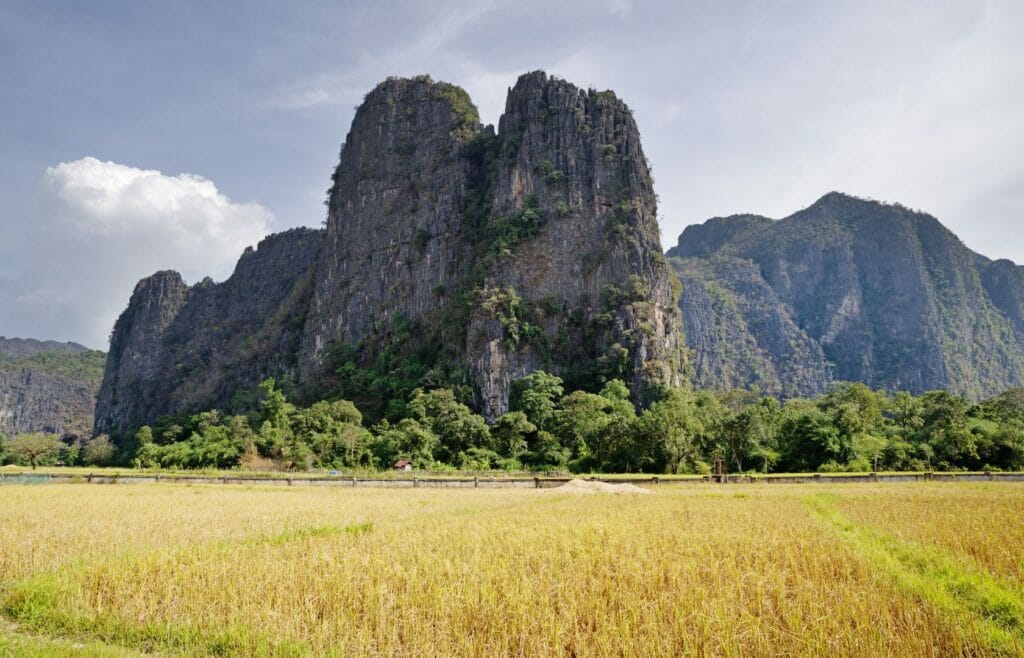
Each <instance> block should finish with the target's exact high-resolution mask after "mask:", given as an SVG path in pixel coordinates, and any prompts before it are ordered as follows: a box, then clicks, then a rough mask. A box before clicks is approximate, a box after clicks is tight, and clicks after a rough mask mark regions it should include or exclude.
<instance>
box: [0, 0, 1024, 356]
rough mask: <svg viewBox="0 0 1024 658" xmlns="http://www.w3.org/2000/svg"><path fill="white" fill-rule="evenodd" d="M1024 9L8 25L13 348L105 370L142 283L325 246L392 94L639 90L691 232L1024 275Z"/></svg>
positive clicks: (81, 16)
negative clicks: (739, 217)
mask: <svg viewBox="0 0 1024 658" xmlns="http://www.w3.org/2000/svg"><path fill="white" fill-rule="evenodd" d="M1021 34H1024V3H1020V2H1017V1H1011V0H993V1H991V2H985V1H981V0H969V1H968V0H964V1H956V2H946V1H943V0H933V1H928V2H872V1H859V2H843V1H834V2H820V1H817V2H815V1H806V2H804V1H797V0H786V1H775V2H773V1H764V2H724V1H723V2H710V1H708V2H683V1H678V2H640V1H635V2H630V1H628V0H609V1H605V2H588V3H582V2H562V3H550V2H533V1H522V2H449V3H443V4H442V3H423V2H374V3H365V4H360V3H346V2H324V3H316V2H302V3H298V2H297V3H270V2H261V1H259V0H255V1H253V2H249V3H245V4H239V3H222V2H221V3H214V2H190V1H186V0H181V1H179V2H165V3H150V2H104V1H95V2H88V3H79V2H44V1H40V0H37V1H35V2H21V1H19V0H6V1H5V2H4V3H2V4H0V73H2V78H0V79H2V80H3V84H2V85H0V125H3V126H4V129H3V131H2V133H0V146H2V148H0V204H2V205H0V221H2V228H3V238H4V239H3V240H2V241H0V334H3V335H8V336H11V335H19V336H33V337H38V338H56V339H63V340H77V341H80V342H83V343H85V344H87V345H90V346H93V347H99V348H105V346H106V339H107V334H108V333H109V331H110V328H111V326H112V324H113V320H114V318H115V317H116V315H117V314H118V313H119V312H120V311H121V310H122V309H123V308H124V306H125V304H126V303H127V299H128V296H129V295H130V293H131V290H132V288H133V287H134V284H135V282H136V281H137V280H138V279H139V278H140V277H142V276H145V275H147V274H149V273H151V272H153V271H156V270H158V269H166V268H173V269H178V270H179V271H181V272H182V273H183V274H184V275H185V276H186V279H187V280H189V281H190V282H194V281H196V280H198V279H199V278H201V277H202V276H204V275H207V274H209V275H211V276H213V277H214V278H215V279H223V278H225V277H226V276H227V275H228V274H230V271H231V268H232V266H233V264H234V262H235V260H236V259H237V256H238V254H239V253H240V252H241V249H242V248H244V246H245V245H247V244H250V243H252V242H255V241H256V240H258V239H259V237H260V236H261V235H263V234H265V233H266V232H268V231H277V230H281V229H284V228H288V227H291V226H299V225H307V226H316V225H319V224H320V222H321V221H322V220H323V215H324V208H323V205H322V201H323V198H324V191H325V190H326V189H327V187H328V185H329V183H330V181H329V176H330V172H331V169H332V167H333V166H334V164H335V160H336V158H337V153H338V146H339V145H340V143H341V141H342V140H343V138H344V135H345V133H346V132H347V129H348V125H349V123H350V121H351V119H352V115H353V112H354V108H355V106H356V105H357V104H358V103H359V101H360V100H361V99H362V97H363V95H364V94H365V93H366V92H367V91H369V90H370V89H371V88H372V87H373V86H374V85H375V84H376V83H377V82H378V81H380V80H382V79H383V78H385V77H387V76H389V75H415V74H419V73H429V74H431V75H432V76H433V77H434V78H435V79H442V80H448V81H450V82H453V83H456V84H459V85H462V86H463V87H465V88H466V89H467V90H468V91H469V93H470V95H471V96H472V97H473V99H474V101H475V102H476V103H477V105H478V106H479V107H480V110H481V115H482V117H483V119H484V121H485V122H487V123H492V122H496V121H497V119H498V115H499V113H500V111H501V108H502V106H503V103H504V97H505V93H506V90H507V88H508V87H509V86H510V85H512V84H513V83H514V81H515V78H516V76H517V75H519V74H520V73H523V72H525V71H529V70H534V69H544V70H547V71H548V72H549V73H553V74H557V75H559V76H561V77H564V78H566V79H568V80H570V81H572V82H575V83H576V84H579V85H581V86H594V87H597V88H600V89H605V88H610V89H614V90H615V91H616V92H617V93H618V94H619V96H620V97H622V98H623V99H625V100H626V102H627V103H628V104H629V105H630V106H631V107H632V108H633V110H634V113H635V116H636V119H637V122H638V123H639V125H640V129H641V132H642V137H643V144H644V148H645V151H646V153H647V155H648V157H649V159H650V160H651V162H652V163H653V165H654V174H655V184H656V190H657V192H658V193H659V196H660V199H661V204H660V209H659V214H660V215H661V224H662V232H663V241H664V245H665V246H666V247H669V246H671V245H673V244H674V243H675V240H676V237H677V236H678V235H679V233H680V232H681V231H682V229H683V227H685V226H686V225H687V224H690V223H695V222H700V221H703V220H705V219H707V218H708V217H711V216H715V215H723V214H732V213H736V212H757V213H760V214H766V215H769V216H774V217H781V216H785V215H788V214H790V213H791V212H793V211H795V210H798V209H799V208H802V207H805V206H807V205H809V204H810V203H812V202H813V201H814V200H815V199H816V198H818V197H819V196H821V195H822V194H824V193H825V192H827V191H830V190H841V191H844V192H848V193H851V194H857V195H860V196H867V197H872V198H878V199H884V200H889V201H899V202H901V203H904V204H905V205H909V206H911V207H914V208H919V209H923V210H926V211H928V212H930V213H932V214H934V215H936V216H937V217H939V219H941V220H942V221H943V222H944V223H946V224H947V225H948V226H950V227H951V228H952V229H953V230H955V231H956V232H957V233H958V234H959V235H960V236H961V237H962V238H963V239H964V241H965V242H966V243H967V244H968V246H970V247H972V248H974V249H976V250H978V251H980V252H982V253H984V254H986V255H989V256H992V257H1005V258H1011V259H1014V260H1016V261H1018V262H1024V231H1022V230H1021V221H1022V219H1024V156H1021V155H1020V154H1021V153H1024V122H1022V121H1021V117H1024V39H1021V38H1020V35H1021Z"/></svg>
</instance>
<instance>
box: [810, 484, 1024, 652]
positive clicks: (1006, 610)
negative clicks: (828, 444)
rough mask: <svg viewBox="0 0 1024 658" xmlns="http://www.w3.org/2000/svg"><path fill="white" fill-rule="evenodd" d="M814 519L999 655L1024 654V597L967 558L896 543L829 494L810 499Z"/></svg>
mask: <svg viewBox="0 0 1024 658" xmlns="http://www.w3.org/2000/svg"><path fill="white" fill-rule="evenodd" d="M803 500H804V503H805V504H806V505H807V506H808V508H809V509H810V511H811V514H812V516H814V518H816V519H817V520H818V521H819V522H821V523H822V524H823V525H825V526H827V527H828V528H830V529H831V530H832V531H834V532H835V533H836V534H838V535H839V536H840V537H842V538H843V539H844V540H845V541H846V542H847V543H848V544H849V545H850V546H851V547H852V548H853V549H854V551H855V553H856V554H858V555H860V556H861V557H862V558H864V559H865V560H867V561H868V562H869V563H871V565H872V566H873V567H874V568H875V569H876V570H877V572H878V574H879V576H880V577H881V578H883V579H884V580H886V581H887V582H890V583H892V584H894V585H895V586H896V587H897V588H899V589H900V590H902V591H904V592H906V593H908V594H910V595H912V596H915V597H917V598H919V599H921V600H923V601H924V602H926V603H927V604H929V605H932V606H934V607H935V608H936V609H938V610H940V611H942V613H943V614H945V615H946V616H947V617H948V618H949V619H950V620H951V621H952V622H953V623H957V624H966V625H969V626H972V627H973V628H974V629H975V630H976V632H977V635H978V639H979V640H981V641H982V642H983V643H984V645H985V646H987V647H988V648H989V649H991V650H992V651H993V653H994V654H996V655H1014V656H1016V655H1024V595H1022V593H1021V592H1020V591H1019V590H1018V589H1017V588H1016V587H1014V586H1013V585H1012V584H1009V583H1007V582H1004V581H1003V580H1002V579H1000V578H998V577H996V576H993V575H992V574H989V573H987V572H985V571H983V570H982V569H980V568H978V567H977V565H975V564H973V563H972V562H970V561H969V560H967V559H962V558H959V557H957V556H954V555H952V554H949V553H947V552H945V551H942V550H939V549H937V548H935V547H933V546H924V545H920V544H917V543H913V542H908V541H903V540H900V539H896V538H894V537H892V536H890V535H887V534H885V533H883V532H880V531H878V530H875V529H872V528H869V527H866V526H862V525H858V524H856V523H854V522H852V521H850V520H849V519H848V518H846V517H845V516H843V514H841V513H840V512H839V511H838V510H837V509H836V506H835V500H834V497H832V496H830V495H828V494H813V495H810V496H806V497H805V498H804V499H803Z"/></svg>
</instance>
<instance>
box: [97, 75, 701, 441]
mask: <svg viewBox="0 0 1024 658" xmlns="http://www.w3.org/2000/svg"><path fill="white" fill-rule="evenodd" d="M499 128H500V129H499V130H498V131H497V132H496V131H495V130H494V128H493V127H490V126H487V127H485V126H482V125H480V121H479V117H478V114H477V110H476V108H475V107H474V105H473V104H472V102H471V100H470V99H469V97H468V95H467V94H466V92H465V91H463V90H462V89H460V88H458V87H455V86H453V85H450V84H447V83H443V82H434V81H433V80H431V79H430V78H429V77H427V76H421V77H417V78H412V79H389V80H387V81H385V82H383V83H381V84H380V85H378V86H377V87H376V88H375V89H374V90H373V91H371V92H370V93H369V94H367V96H366V98H365V100H364V102H363V104H362V105H361V106H360V108H359V109H358V110H357V112H356V115H355V118H354V120H353V122H352V127H351V129H350V131H349V133H348V135H347V137H346V140H345V143H344V145H343V146H342V149H341V155H340V161H339V164H338V166H337V168H336V170H335V172H334V175H333V176H332V179H333V181H334V184H333V186H332V188H331V190H330V196H329V200H328V215H327V227H326V231H325V233H324V235H323V239H322V243H323V244H322V249H318V250H314V249H312V247H310V248H308V249H307V247H306V246H303V247H301V248H300V251H302V252H303V253H304V254H306V253H307V252H308V254H309V257H302V258H298V257H296V258H291V259H286V260H287V262H282V263H278V261H277V259H272V258H268V259H266V263H267V264H266V267H265V268H264V269H265V271H263V270H262V269H261V270H260V271H254V272H248V271H247V270H245V268H243V264H244V263H245V262H246V257H243V260H242V262H240V264H239V268H238V270H236V272H235V274H234V275H233V276H232V278H231V279H230V280H228V281H227V282H225V283H224V284H220V285H215V284H212V283H208V282H207V283H201V284H198V285H197V286H194V287H193V288H187V287H186V286H185V285H184V283H183V282H181V280H180V277H177V276H176V275H173V274H169V273H161V274H158V275H155V276H154V277H153V278H151V279H147V280H145V281H143V282H142V283H140V284H139V287H138V288H137V289H136V291H135V294H134V295H133V297H132V300H131V302H130V304H129V308H128V310H127V311H125V313H124V314H123V315H122V317H121V318H120V319H119V320H118V323H117V326H116V327H115V331H114V340H113V342H112V344H111V354H110V359H109V361H108V367H107V372H106V376H105V379H104V385H103V389H102V391H101V396H100V401H99V405H98V411H97V422H96V427H97V430H99V431H113V432H114V433H117V432H119V431H123V430H126V429H129V428H131V427H133V426H135V425H138V424H139V423H141V422H148V421H151V420H153V419H154V418H155V417H156V416H157V415H159V414H161V413H168V412H177V411H185V410H190V409H197V408H200V407H210V406H222V407H223V406H225V402H226V401H229V398H230V395H231V394H232V392H233V391H235V390H241V389H243V388H245V387H246V386H252V384H253V383H254V382H255V381H256V379H257V378H258V377H257V376H258V375H259V376H262V375H265V374H269V373H277V374H279V375H284V376H285V377H286V378H289V380H290V381H295V382H297V384H298V387H297V388H298V390H299V391H300V392H301V393H304V394H305V396H306V397H316V396H318V395H324V394H331V392H332V391H333V392H337V391H338V390H343V389H344V387H345V385H346V381H344V377H343V376H341V375H339V374H338V372H339V370H343V368H339V365H340V364H344V366H345V367H346V368H360V367H361V368H371V367H376V366H379V369H382V370H383V371H384V372H383V373H379V374H381V378H382V379H385V380H387V381H385V382H384V384H383V386H384V388H385V389H387V391H388V392H389V394H394V392H395V390H396V386H397V384H396V385H393V381H392V380H394V379H396V378H398V376H397V375H396V374H395V373H394V372H393V371H394V370H396V369H399V370H401V369H403V368H402V365H401V364H402V363H405V364H408V363H410V362H411V361H412V360H415V367H409V368H404V370H412V371H414V374H413V375H408V373H405V372H404V371H403V373H402V375H403V378H404V379H403V382H405V380H406V379H409V377H414V378H415V382H414V383H415V384H417V385H427V386H429V385H448V386H458V387H461V388H462V389H464V390H466V391H468V393H469V397H470V398H471V402H472V403H473V404H474V406H475V407H476V408H477V409H478V410H480V411H481V412H483V413H484V414H485V415H486V416H488V417H489V418H494V417H496V416H497V415H499V414H500V413H502V412H503V411H504V410H505V409H506V408H507V405H508V398H509V393H510V386H511V383H512V382H513V381H514V380H515V379H518V378H520V377H522V376H524V375H526V374H528V373H530V372H532V371H534V370H536V369H538V368H545V369H548V370H551V371H554V372H556V373H559V374H562V375H563V376H565V377H566V379H567V380H569V382H570V385H573V386H586V387H596V386H600V384H601V382H602V381H604V380H605V379H607V378H610V377H620V378H622V379H624V380H626V381H628V382H630V384H631V386H632V390H633V392H634V394H635V396H636V399H637V400H638V401H641V400H642V399H643V397H644V395H645V392H646V391H647V387H648V386H652V385H658V384H670V383H675V382H677V381H678V380H679V373H680V371H681V359H682V353H683V350H682V349H681V345H680V343H681V341H680V338H679V332H678V312H677V310H676V308H675V304H674V299H673V292H672V286H671V274H670V272H669V270H668V268H667V266H666V264H665V261H664V257H663V255H662V253H661V247H660V243H659V234H658V227H657V221H656V216H657V212H656V205H655V203H656V202H655V196H654V192H653V189H652V184H651V178H650V173H649V169H648V165H647V162H646V159H645V158H644V155H643V152H642V150H641V148H640V138H639V133H638V131H637V127H636V124H635V123H634V121H633V118H632V115H631V114H630V112H629V109H628V108H627V107H626V105H625V104H624V103H622V101H620V100H618V99H617V98H615V96H614V94H612V93H611V92H596V91H584V90H580V89H578V88H576V87H574V86H573V85H571V84H569V83H567V82H564V81H562V80H558V79H555V78H550V77H548V76H547V75H546V74H544V73H541V72H536V73H530V74H527V75H524V76H522V77H521V78H520V79H519V81H518V82H517V83H516V85H515V87H514V88H512V89H510V90H509V94H508V101H507V103H506V110H505V113H504V115H503V116H502V118H501V121H500V124H499ZM310 235H313V233H312V232H311V233H310ZM280 239H281V238H280V237H275V238H272V239H268V240H271V241H275V240H280ZM290 239H291V238H290ZM318 240H319V238H317V239H315V240H314V239H311V240H310V241H311V242H315V241H318ZM267 250H268V248H267V247H266V246H264V245H261V246H260V249H259V250H258V251H257V252H256V256H255V257H256V258H262V256H261V254H263V253H264V252H265V251H267ZM313 251H316V254H313ZM275 277H277V280H276V283H275V285H274V286H273V290H268V291H267V292H265V294H263V295H256V296H254V294H253V287H254V286H255V287H257V288H259V287H264V286H269V282H270V281H272V280H274V279H275ZM254 302H260V303H254ZM246 313H247V314H248V315H245V314H246ZM283 318H284V319H283ZM285 319H286V321H285ZM254 327H262V328H261V329H260V330H259V332H256V333H258V336H259V340H258V341H257V342H258V343H259V344H260V345H261V346H269V345H273V346H274V348H273V350H269V349H262V348H261V349H258V350H255V351H256V355H255V357H253V356H251V355H250V354H249V353H248V352H246V351H245V350H244V349H242V346H244V345H246V343H247V341H249V340H250V339H251V340H256V336H255V335H254V332H255V329H254ZM247 332H248V333H247ZM385 357H387V358H385ZM391 357H394V358H395V359H396V360H398V361H400V362H401V363H399V364H398V365H395V364H392V363H390V361H388V359H389V358H391ZM382 361H384V362H385V363H384V364H383V365H380V364H381V362H382ZM346 372H350V371H346ZM398 389H401V387H400V386H399V387H398ZM371 394H372V395H373V396H374V397H378V398H379V397H381V395H383V394H381V395H377V394H376V393H371ZM357 401H358V400H357ZM368 401H371V400H368ZM371 402H372V401H371Z"/></svg>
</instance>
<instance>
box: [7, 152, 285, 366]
mask: <svg viewBox="0 0 1024 658" xmlns="http://www.w3.org/2000/svg"><path fill="white" fill-rule="evenodd" d="M41 191H42V199H41V206H42V212H41V213H40V215H39V216H40V218H41V219H40V221H39V222H37V223H36V224H35V226H33V227H32V228H31V229H28V231H26V232H25V233H24V234H23V235H21V236H19V237H20V241H21V243H22V244H21V246H20V247H19V248H18V250H19V252H20V253H11V254H9V255H8V256H7V260H8V262H11V259H13V260H14V261H15V262H18V263H19V264H20V266H21V267H20V271H19V272H18V274H17V276H16V280H15V283H14V284H13V285H6V286H5V287H4V291H3V293H0V301H2V305H0V327H4V331H5V332H6V333H8V334H14V335H17V334H26V335H28V334H32V335H34V336H35V335H38V336H39V337H42V338H51V337H52V338H62V339H63V338H67V339H75V340H80V341H84V342H86V343H87V344H89V345H91V346H94V347H105V346H106V340H107V336H108V334H109V332H110V329H111V328H112V327H113V323H114V320H115V318H116V316H117V314H118V313H120V312H121V311H122V310H123V309H124V307H125V305H126V304H127V302H128V298H129V296H130V294H131V291H132V288H133V287H134V285H135V283H136V281H138V279H140V278H142V277H144V276H148V275H149V274H151V273H153V272H155V271H157V270H161V269H175V270H178V271H179V272H181V273H182V275H183V276H184V277H185V279H186V280H187V281H189V282H194V281H196V280H198V279H200V278H202V277H204V276H212V277H214V278H216V279H223V278H225V277H226V276H228V275H229V274H230V272H231V269H232V267H233V265H234V263H235V262H236V261H237V259H238V257H239V255H240V254H241V253H242V251H243V250H244V249H245V247H246V246H248V245H253V244H255V243H256V242H258V241H259V240H260V239H261V238H262V237H263V236H264V235H266V234H267V232H268V227H269V225H270V223H271V221H272V220H273V215H272V213H271V212H270V210H268V209H267V208H265V207H263V206H261V205H259V204H255V203H236V202H233V201H232V200H231V199H229V198H228V197H227V196H225V195H224V194H222V193H221V192H219V191H218V190H217V187H216V185H214V183H213V182H212V181H209V180H207V179H205V178H202V177H201V176H195V175H192V174H180V175H177V176H168V175H164V174H162V173H161V172H159V171H155V170H148V169H138V168H135V167H131V166H128V165H124V164H119V163H116V162H102V161H100V160H97V159H96V158H92V157H86V158H82V159H81V160H76V161H74V162H62V163H60V164H58V165H56V166H53V167H49V168H48V169H47V170H46V172H45V175H44V176H43V184H42V186H41ZM9 249H11V247H9Z"/></svg>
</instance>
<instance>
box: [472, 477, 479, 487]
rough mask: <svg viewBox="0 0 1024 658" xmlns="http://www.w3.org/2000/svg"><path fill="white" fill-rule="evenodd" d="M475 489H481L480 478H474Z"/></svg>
mask: <svg viewBox="0 0 1024 658" xmlns="http://www.w3.org/2000/svg"><path fill="white" fill-rule="evenodd" d="M473 488H474V489H479V488H480V478H479V477H474V478H473Z"/></svg>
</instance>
